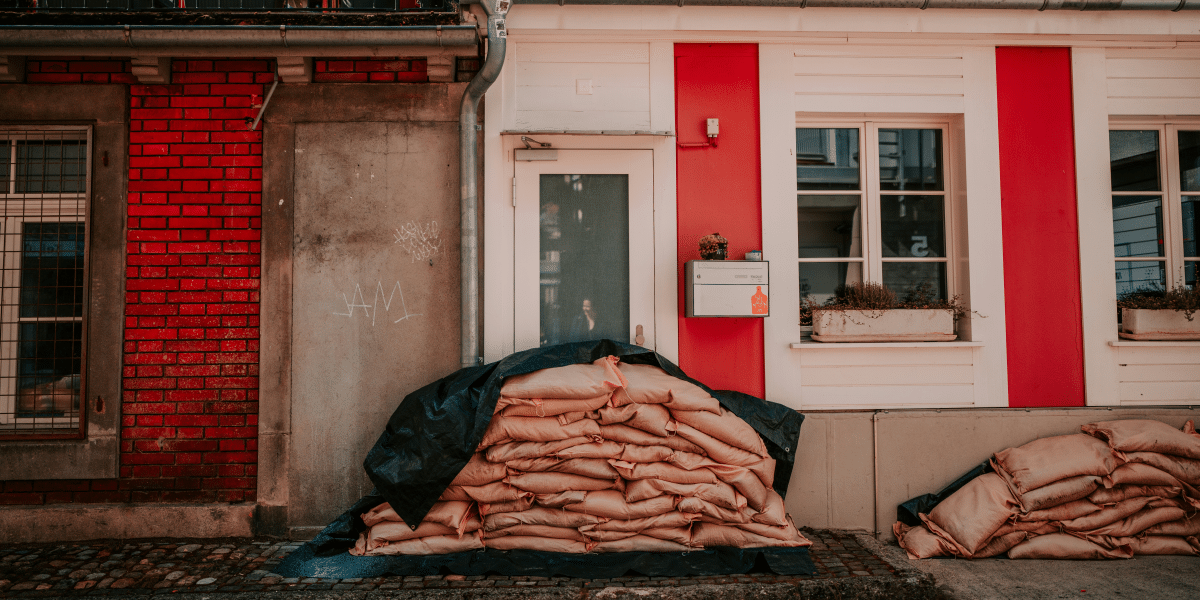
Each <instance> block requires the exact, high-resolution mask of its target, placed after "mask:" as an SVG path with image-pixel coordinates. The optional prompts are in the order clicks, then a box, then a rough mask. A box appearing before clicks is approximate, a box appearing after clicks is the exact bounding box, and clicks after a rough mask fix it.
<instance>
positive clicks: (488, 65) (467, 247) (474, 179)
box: [458, 0, 509, 367]
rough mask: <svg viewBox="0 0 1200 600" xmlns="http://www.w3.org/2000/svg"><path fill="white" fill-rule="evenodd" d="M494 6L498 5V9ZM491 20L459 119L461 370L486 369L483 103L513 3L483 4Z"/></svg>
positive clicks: (497, 73)
mask: <svg viewBox="0 0 1200 600" xmlns="http://www.w3.org/2000/svg"><path fill="white" fill-rule="evenodd" d="M493 2H494V4H493ZM479 6H480V7H482V8H483V12H484V13H485V14H487V32H488V34H487V39H488V48H487V57H486V58H485V59H484V61H483V67H482V68H480V69H479V72H478V73H476V74H475V77H473V78H472V79H471V83H470V84H468V85H467V90H466V92H464V93H463V99H462V112H461V113H460V114H459V117H458V130H459V134H458V136H459V156H460V157H461V158H460V161H459V165H460V168H459V179H460V181H461V183H462V206H461V213H462V214H461V219H460V221H459V227H460V229H461V231H462V244H461V247H460V250H459V255H460V258H461V260H462V268H461V270H462V294H461V296H462V366H463V367H473V366H475V365H478V364H482V363H483V354H482V352H481V349H480V344H479V337H480V335H479V334H480V331H479V130H480V126H479V118H478V113H479V101H480V99H482V98H483V94H484V92H486V91H487V90H488V88H489V87H491V86H492V84H493V83H495V82H496V78H497V77H499V76H500V69H501V67H503V66H504V49H505V44H506V42H507V39H508V32H507V30H506V29H505V27H504V15H505V14H506V13H507V12H508V7H509V0H484V1H482V2H479Z"/></svg>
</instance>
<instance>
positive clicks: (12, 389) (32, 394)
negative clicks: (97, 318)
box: [0, 127, 90, 437]
mask: <svg viewBox="0 0 1200 600" xmlns="http://www.w3.org/2000/svg"><path fill="white" fill-rule="evenodd" d="M89 136H90V131H89V130H88V129H87V128H79V127H45V128H40V129H28V128H25V129H11V128H10V129H4V128H0V156H2V157H4V160H5V163H6V164H5V165H4V168H3V169H0V170H2V171H3V173H2V174H0V205H2V206H3V215H2V216H0V240H2V241H3V246H2V247H0V254H2V259H0V435H4V436H51V437H60V436H76V435H80V434H81V432H82V431H83V422H82V421H83V420H82V419H81V411H80V398H81V392H82V390H83V381H82V377H81V373H83V348H84V345H83V338H84V308H83V307H84V277H85V260H86V252H85V249H86V244H85V239H86V235H85V226H84V213H85V209H86V204H87V197H88V179H89V178H88V173H89V170H88V156H89V153H88V148H89V146H90V143H89V142H90V140H89Z"/></svg>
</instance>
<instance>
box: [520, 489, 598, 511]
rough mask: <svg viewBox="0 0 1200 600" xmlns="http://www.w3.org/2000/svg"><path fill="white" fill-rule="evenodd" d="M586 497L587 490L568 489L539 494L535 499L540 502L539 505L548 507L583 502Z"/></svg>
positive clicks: (560, 506) (559, 506)
mask: <svg viewBox="0 0 1200 600" xmlns="http://www.w3.org/2000/svg"><path fill="white" fill-rule="evenodd" d="M586 497H587V492H585V491H583V490H567V491H564V492H557V493H554V494H538V495H536V496H534V497H533V499H534V502H537V503H538V506H545V507H546V508H562V507H564V506H566V505H568V504H577V503H579V502H583V499H584V498H586Z"/></svg>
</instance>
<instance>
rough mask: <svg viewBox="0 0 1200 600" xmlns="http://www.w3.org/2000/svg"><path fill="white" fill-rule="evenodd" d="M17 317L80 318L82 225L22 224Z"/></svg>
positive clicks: (81, 310) (76, 223) (81, 314)
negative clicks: (19, 292) (18, 312)
mask: <svg viewBox="0 0 1200 600" xmlns="http://www.w3.org/2000/svg"><path fill="white" fill-rule="evenodd" d="M23 229H24V234H23V235H22V236H21V295H20V298H21V308H20V316H21V317H22V318H29V317H82V316H83V223H78V222H75V223H24V224H23Z"/></svg>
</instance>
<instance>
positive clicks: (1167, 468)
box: [1125, 452, 1200, 485]
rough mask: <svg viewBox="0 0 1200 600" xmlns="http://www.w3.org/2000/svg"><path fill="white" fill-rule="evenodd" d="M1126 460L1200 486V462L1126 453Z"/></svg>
mask: <svg viewBox="0 0 1200 600" xmlns="http://www.w3.org/2000/svg"><path fill="white" fill-rule="evenodd" d="M1125 460H1126V461H1128V462H1131V463H1142V464H1145V465H1150V466H1152V467H1154V468H1156V469H1158V470H1160V471H1163V472H1165V473H1169V474H1170V475H1171V476H1172V477H1174V478H1175V479H1178V480H1180V481H1182V482H1184V483H1190V484H1192V485H1200V460H1198V459H1195V458H1184V457H1182V456H1172V455H1170V454H1162V453H1159V452H1126V453H1125Z"/></svg>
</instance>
